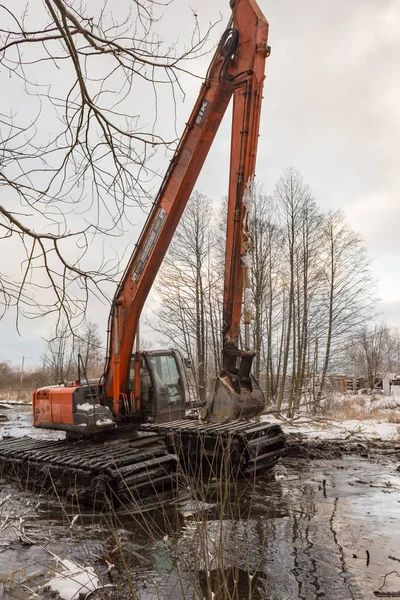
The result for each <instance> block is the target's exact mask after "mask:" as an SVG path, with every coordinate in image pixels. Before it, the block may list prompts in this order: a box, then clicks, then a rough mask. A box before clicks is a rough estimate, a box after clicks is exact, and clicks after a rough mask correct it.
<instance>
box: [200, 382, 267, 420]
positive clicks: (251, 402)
mask: <svg viewBox="0 0 400 600" xmlns="http://www.w3.org/2000/svg"><path fill="white" fill-rule="evenodd" d="M263 410H264V394H263V393H262V391H261V388H260V386H259V385H258V383H257V382H256V380H255V379H254V377H253V376H252V375H251V376H250V377H247V378H246V379H245V380H243V379H239V377H238V376H236V375H231V374H230V373H227V372H225V373H224V372H222V373H221V374H220V376H219V377H218V378H217V380H216V382H215V385H214V390H213V391H212V390H211V393H210V397H209V402H208V403H207V405H206V407H205V408H204V409H203V411H202V415H201V416H202V418H203V420H205V421H208V422H209V423H221V424H222V423H228V422H231V421H235V420H237V419H251V418H253V417H256V416H258V415H260V414H261V413H262V412H263Z"/></svg>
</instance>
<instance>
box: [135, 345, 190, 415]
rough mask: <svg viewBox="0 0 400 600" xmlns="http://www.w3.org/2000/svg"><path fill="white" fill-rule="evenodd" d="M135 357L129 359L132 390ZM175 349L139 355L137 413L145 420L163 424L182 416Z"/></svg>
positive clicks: (180, 365)
mask: <svg viewBox="0 0 400 600" xmlns="http://www.w3.org/2000/svg"><path fill="white" fill-rule="evenodd" d="M134 363H135V357H134V356H133V357H132V359H131V366H130V379H129V387H130V389H131V390H133V389H134V380H135V364H134ZM184 369H185V367H184V364H183V361H182V358H181V356H180V354H179V352H177V351H176V350H147V351H143V352H141V365H140V411H141V413H142V414H143V417H144V418H145V420H146V421H150V422H154V423H165V422H167V421H174V420H176V419H182V418H183V417H184V416H185V406H186V394H185V386H184V381H185V372H184Z"/></svg>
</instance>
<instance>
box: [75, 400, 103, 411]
mask: <svg viewBox="0 0 400 600" xmlns="http://www.w3.org/2000/svg"><path fill="white" fill-rule="evenodd" d="M96 408H101V405H100V404H89V402H85V403H84V404H78V405H77V407H76V409H77V410H81V411H83V412H89V411H90V410H95V409H96Z"/></svg>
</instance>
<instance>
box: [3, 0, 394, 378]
mask: <svg viewBox="0 0 400 600" xmlns="http://www.w3.org/2000/svg"><path fill="white" fill-rule="evenodd" d="M92 1H93V0H92ZM35 2H41V0H32V3H31V4H30V6H32V5H33V4H34V3H35ZM117 4H120V5H124V1H123V0H118V2H117ZM259 4H260V7H261V9H262V10H263V12H264V14H265V16H266V17H267V19H268V21H269V24H270V37H269V43H270V45H271V47H272V53H271V56H270V58H269V59H268V61H267V72H266V81H265V88H264V91H265V93H264V104H263V109H262V118H261V130H260V141H259V150H258V161H257V178H258V180H259V181H260V182H262V183H263V184H264V185H265V187H266V190H267V191H268V192H269V191H272V190H273V187H274V184H275V181H276V179H277V178H278V176H279V175H280V174H281V173H282V171H283V170H284V169H286V168H287V167H289V166H291V167H295V168H296V169H298V170H299V171H300V172H301V173H302V175H303V177H304V180H305V181H306V182H307V183H308V184H309V185H310V186H311V188H312V189H313V191H314V195H315V198H316V201H317V203H318V205H319V206H321V207H323V208H326V209H329V208H333V209H337V208H340V209H342V210H343V211H344V212H345V213H346V215H347V217H348V219H349V221H350V223H351V225H352V227H353V228H354V229H355V230H357V231H358V232H359V233H360V234H361V235H362V237H363V238H364V240H365V246H366V247H367V249H368V252H369V255H370V257H371V260H372V269H373V273H374V274H375V275H376V277H378V279H379V295H380V297H381V299H382V302H381V307H382V311H383V315H382V319H383V320H386V322H387V323H388V324H389V325H400V283H399V277H398V271H399V266H398V257H399V245H400V241H399V238H400V233H399V229H398V223H400V202H399V200H398V189H399V188H400V169H399V166H400V135H399V134H400V58H399V57H400V0H335V1H333V0H301V1H300V0H259ZM190 7H191V8H193V9H194V10H195V11H196V13H197V14H198V18H199V21H200V23H201V25H202V26H203V27H206V25H207V23H208V22H209V21H211V22H214V21H216V20H218V19H219V18H220V13H221V14H222V21H221V23H219V24H218V25H217V26H216V28H215V29H214V30H213V32H212V35H213V38H214V41H215V42H216V41H217V40H218V38H219V36H220V34H221V33H222V31H223V29H224V26H225V24H226V22H227V20H228V16H229V1H228V0H201V1H200V0H190V2H189V1H186V0H174V2H173V4H172V5H171V6H170V7H167V8H166V9H165V16H164V19H163V21H162V22H161V24H160V27H161V28H164V30H165V31H168V32H169V33H170V34H171V35H175V36H177V37H178V36H179V37H180V38H182V37H184V36H186V39H190V29H191V27H192V23H193V17H192V13H191V9H190ZM209 60H210V58H209V57H208V58H206V59H201V60H199V61H198V64H196V66H195V70H196V72H197V73H199V74H200V73H202V74H204V73H205V70H206V68H207V64H208V62H209ZM198 89H199V81H198V80H193V79H188V80H185V92H186V98H185V101H184V102H181V103H179V105H178V128H180V129H182V127H183V124H184V122H185V119H186V118H187V117H188V115H189V113H190V112H191V108H192V105H193V103H194V101H195V98H196V96H197V93H198ZM163 118H165V119H169V118H171V119H172V115H168V114H165V113H164V114H163ZM229 136H230V123H229V115H227V117H226V119H225V122H224V123H223V125H222V127H221V129H220V132H219V133H218V137H217V139H216V141H215V144H214V147H213V149H212V150H211V152H210V155H209V157H208V159H207V162H206V164H205V167H204V169H203V172H202V174H201V176H200V178H199V181H198V184H197V186H196V188H197V189H198V190H199V191H201V192H203V193H206V194H207V195H209V196H210V197H212V198H216V199H218V198H220V197H222V196H223V195H225V194H226V191H227V179H228V161H229ZM164 162H165V159H164V158H160V159H159V164H160V165H163V164H164ZM165 164H166V162H165ZM143 218H144V217H143V215H142V214H141V213H140V212H138V213H137V215H136V214H135V215H132V220H133V221H134V222H137V223H138V227H137V228H136V229H137V231H131V232H129V234H130V235H131V236H132V237H135V236H137V235H138V232H139V231H140V227H139V224H140V222H141V221H142V220H143ZM2 260H4V257H3V258H2ZM91 311H92V313H91V318H92V319H93V320H94V321H96V322H97V323H98V324H99V325H100V328H101V329H104V330H105V329H106V320H107V315H108V308H107V307H100V306H99V305H98V304H96V305H93V306H92V308H91ZM14 319H15V315H12V314H9V315H7V316H6V317H4V319H3V321H2V323H1V332H2V333H1V336H0V360H7V359H9V360H11V361H13V362H14V363H19V362H20V360H21V357H22V356H25V357H26V361H25V362H26V365H27V366H30V365H33V364H34V363H35V362H36V363H37V362H38V360H39V356H40V353H41V352H42V351H43V348H44V344H43V342H42V339H41V338H42V337H43V336H44V335H45V333H46V331H47V329H48V324H46V323H44V322H43V321H37V322H32V321H30V322H27V323H22V324H21V333H22V334H23V337H22V338H21V337H18V336H17V334H16V333H15V325H14Z"/></svg>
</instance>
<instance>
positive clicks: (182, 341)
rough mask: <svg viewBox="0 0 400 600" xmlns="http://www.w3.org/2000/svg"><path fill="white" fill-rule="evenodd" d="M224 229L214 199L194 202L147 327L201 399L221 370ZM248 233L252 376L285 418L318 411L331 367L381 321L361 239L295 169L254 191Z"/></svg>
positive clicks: (169, 259) (166, 266) (171, 252)
mask: <svg viewBox="0 0 400 600" xmlns="http://www.w3.org/2000/svg"><path fill="white" fill-rule="evenodd" d="M224 218H226V214H225V217H224ZM223 230H224V227H223V225H222V223H221V220H220V219H217V218H215V209H214V211H213V206H212V203H211V201H210V199H208V198H207V197H205V196H203V195H201V194H198V193H196V194H193V195H192V197H191V199H190V202H189V204H188V206H187V208H186V210H185V212H184V214H183V217H182V221H181V223H180V225H179V227H178V229H177V233H176V236H175V238H174V240H173V242H172V244H171V247H170V250H169V252H168V255H167V257H166V260H165V261H164V264H163V268H162V270H161V273H160V275H159V277H158V280H157V290H158V293H159V299H160V302H161V307H158V309H157V317H156V318H155V319H153V320H152V323H151V324H152V326H153V328H154V329H156V330H157V331H158V332H159V333H160V334H162V338H163V340H164V342H165V341H167V343H168V344H170V345H173V346H174V347H179V348H180V349H181V350H183V351H184V352H185V353H186V354H187V355H188V356H190V358H191V359H192V362H193V365H194V374H195V379H196V383H197V386H198V396H199V397H200V398H201V397H202V393H203V392H201V390H204V389H207V384H208V383H209V380H210V379H211V378H212V377H213V376H215V374H216V373H217V372H218V370H219V363H218V358H219V355H220V336H221V331H222V324H221V318H220V317H221V312H222V309H221V305H220V303H221V297H222V289H221V288H222V286H221V282H222V279H223V272H224V255H223V252H221V245H222V244H221V241H223V238H224V233H223ZM250 233H251V238H252V248H253V250H252V258H251V295H252V298H251V301H252V312H253V327H252V332H253V340H252V342H253V343H252V347H253V349H254V350H255V352H256V360H255V365H254V374H255V376H256V377H257V378H259V379H260V381H261V384H262V386H263V387H264V388H265V397H266V402H267V404H276V405H277V407H278V408H279V409H283V408H285V409H287V410H288V414H289V415H293V414H294V412H295V411H296V410H297V409H298V408H299V407H300V405H301V404H303V405H304V403H306V404H307V406H312V407H313V408H318V406H319V405H320V403H321V402H322V399H323V397H324V395H325V390H326V388H327V382H328V380H329V374H330V370H331V369H332V366H333V365H335V368H337V367H338V366H339V365H340V366H339V368H341V367H342V366H344V365H345V349H346V348H347V347H348V345H349V343H350V341H351V339H352V337H353V336H354V335H355V333H356V332H358V331H359V328H360V327H361V326H363V325H365V324H366V323H368V321H369V320H371V319H372V318H373V317H374V315H375V306H376V296H375V282H374V280H373V278H372V276H371V272H370V265H369V260H368V256H367V254H366V251H365V248H364V246H363V243H362V240H361V238H360V237H359V236H358V235H357V234H356V233H355V232H354V231H353V230H352V229H351V227H350V226H349V224H348V222H347V220H346V218H345V216H344V215H343V214H342V213H341V212H323V211H322V210H321V209H320V207H319V206H318V205H317V202H316V200H315V198H314V197H313V194H312V191H311V188H310V187H309V185H307V184H306V183H305V181H304V180H303V177H302V176H301V174H300V173H299V172H298V171H296V170H295V169H287V170H286V171H285V172H284V173H283V174H282V175H281V177H280V178H279V179H278V182H277V185H276V186H275V190H274V194H273V195H272V196H267V195H266V194H265V192H264V190H263V188H262V187H260V186H258V187H257V186H256V189H255V196H254V207H253V217H252V221H251V225H250ZM215 359H216V360H215Z"/></svg>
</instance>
